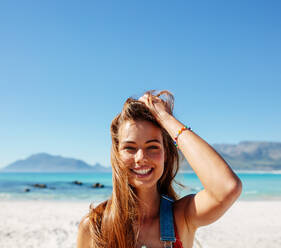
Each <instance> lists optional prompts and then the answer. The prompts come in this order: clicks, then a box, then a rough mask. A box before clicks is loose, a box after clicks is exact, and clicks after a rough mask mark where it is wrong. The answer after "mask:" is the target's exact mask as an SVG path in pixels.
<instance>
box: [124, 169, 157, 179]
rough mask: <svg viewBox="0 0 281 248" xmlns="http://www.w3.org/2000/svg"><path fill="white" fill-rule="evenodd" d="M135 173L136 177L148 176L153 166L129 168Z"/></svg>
mask: <svg viewBox="0 0 281 248" xmlns="http://www.w3.org/2000/svg"><path fill="white" fill-rule="evenodd" d="M130 170H131V171H132V172H133V173H134V174H135V175H137V176H138V177H146V176H149V175H150V174H151V173H152V171H153V168H146V169H130Z"/></svg>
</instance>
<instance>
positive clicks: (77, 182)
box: [72, 180, 83, 185]
mask: <svg viewBox="0 0 281 248" xmlns="http://www.w3.org/2000/svg"><path fill="white" fill-rule="evenodd" d="M72 183H74V184H76V185H82V184H83V183H82V182H80V181H77V180H75V181H73V182H72Z"/></svg>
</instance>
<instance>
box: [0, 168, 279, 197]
mask: <svg viewBox="0 0 281 248" xmlns="http://www.w3.org/2000/svg"><path fill="white" fill-rule="evenodd" d="M236 173H237V175H238V176H239V178H240V179H241V181H242V183H243V191H242V194H241V196H240V198H239V200H242V201H262V200H268V201H276V200H281V172H236ZM75 180H78V181H80V182H82V185H76V184H74V183H73V181H75ZM176 180H177V181H178V182H180V183H182V184H183V185H184V186H185V188H181V187H179V186H177V185H176V186H175V188H176V191H177V193H178V194H179V195H181V196H184V195H186V194H190V193H196V192H199V191H200V190H202V189H203V187H202V184H201V182H200V181H199V179H198V177H197V176H196V174H195V173H193V172H186V173H179V174H178V175H177V178H176ZM97 182H99V183H101V184H103V185H104V187H103V188H92V187H91V186H92V185H93V184H94V183H97ZM36 183H40V184H46V186H47V187H46V188H36V187H33V184H36ZM26 189H29V190H30V191H29V192H25V190H26ZM111 192H112V174H111V173H0V201H1V200H51V201H53V200H54V201H88V202H96V201H103V200H105V199H107V198H108V197H109V196H110V194H111Z"/></svg>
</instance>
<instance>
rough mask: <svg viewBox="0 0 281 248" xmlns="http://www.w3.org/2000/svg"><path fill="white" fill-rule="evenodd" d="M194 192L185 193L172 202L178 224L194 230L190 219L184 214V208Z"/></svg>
mask: <svg viewBox="0 0 281 248" xmlns="http://www.w3.org/2000/svg"><path fill="white" fill-rule="evenodd" d="M193 197H194V194H189V195H186V196H184V197H182V198H180V199H178V200H176V201H175V202H174V215H175V218H176V221H177V223H178V225H179V226H182V227H184V226H185V227H187V228H188V229H189V230H190V231H191V230H192V231H195V230H196V228H195V227H193V226H192V224H191V222H190V220H188V218H187V215H186V210H187V208H188V207H189V204H190V203H191V200H192V199H193Z"/></svg>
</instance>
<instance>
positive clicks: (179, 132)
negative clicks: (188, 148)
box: [174, 126, 191, 148]
mask: <svg viewBox="0 0 281 248" xmlns="http://www.w3.org/2000/svg"><path fill="white" fill-rule="evenodd" d="M185 130H191V127H187V126H184V127H182V128H181V129H180V130H179V131H178V133H177V136H176V137H175V140H174V144H175V146H176V147H177V148H178V143H177V142H178V137H179V135H180V134H181V133H182V132H183V131H185Z"/></svg>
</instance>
